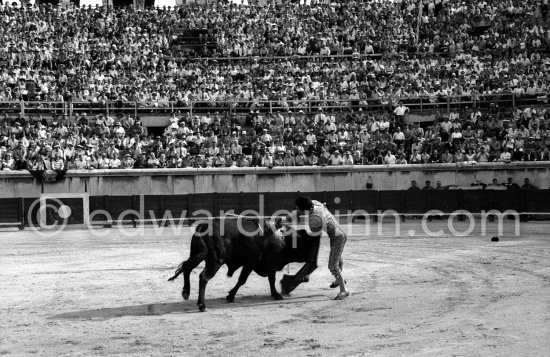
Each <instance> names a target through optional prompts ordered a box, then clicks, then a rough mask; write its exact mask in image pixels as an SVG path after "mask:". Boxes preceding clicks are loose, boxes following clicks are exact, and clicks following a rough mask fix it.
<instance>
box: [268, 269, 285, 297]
mask: <svg viewBox="0 0 550 357" xmlns="http://www.w3.org/2000/svg"><path fill="white" fill-rule="evenodd" d="M275 274H276V272H271V273H269V275H268V277H267V278H268V279H269V289H271V296H272V297H273V298H274V299H275V300H283V296H282V295H281V294H279V292H278V291H277V288H275Z"/></svg>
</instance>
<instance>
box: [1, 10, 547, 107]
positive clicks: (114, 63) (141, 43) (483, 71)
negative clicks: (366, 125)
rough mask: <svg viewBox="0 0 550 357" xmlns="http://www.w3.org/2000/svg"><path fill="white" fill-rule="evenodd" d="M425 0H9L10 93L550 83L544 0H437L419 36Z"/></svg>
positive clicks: (285, 92)
mask: <svg viewBox="0 0 550 357" xmlns="http://www.w3.org/2000/svg"><path fill="white" fill-rule="evenodd" d="M5 3H7V2H5ZM417 6H418V1H416V0H401V1H389V0H388V1H372V0H369V1H350V2H347V1H345V2H338V1H335V2H333V3H330V4H329V3H325V2H323V3H317V4H313V5H308V6H298V5H286V6H284V5H259V6H238V5H235V4H226V3H224V2H217V1H211V2H208V3H207V4H203V5H192V6H183V7H178V8H176V9H158V8H151V9H144V10H143V9H139V10H133V9H132V8H115V9H113V8H106V7H96V8H91V7H74V6H72V5H71V6H68V7H51V6H46V5H40V6H32V7H22V8H14V7H10V6H6V5H4V6H0V22H2V26H0V58H1V59H3V61H2V65H1V66H0V83H1V85H2V90H0V102H2V101H12V100H24V101H51V102H69V101H72V102H87V103H104V102H106V101H114V102H120V103H124V102H136V101H137V102H140V103H141V105H144V106H160V107H163V106H165V107H168V106H169V104H168V103H169V102H171V101H173V102H176V103H177V106H186V105H189V103H190V102H193V101H203V102H210V103H219V102H234V101H242V103H241V105H243V106H256V105H258V102H260V101H262V100H271V101H278V102H280V103H279V104H280V106H281V107H297V106H300V101H301V100H306V99H309V100H316V99H320V100H328V101H332V100H333V101H334V104H335V105H342V106H346V105H347V102H348V101H351V100H354V101H356V102H358V103H359V102H361V105H363V106H368V103H372V102H374V103H382V104H384V103H388V101H389V100H390V98H403V99H406V98H411V97H425V98H427V100H430V101H432V102H436V101H437V100H438V99H440V98H442V97H447V96H458V97H457V98H456V99H454V100H459V99H460V98H459V97H460V96H463V97H466V98H476V97H479V96H484V95H492V94H498V93H515V94H516V95H517V96H522V95H529V96H537V95H538V94H541V93H545V92H546V90H547V87H548V76H547V70H548V69H550V58H549V51H548V49H549V48H550V46H549V45H550V31H549V26H548V22H547V21H546V19H547V5H546V2H545V1H538V0H528V1H520V0H512V1H496V0H493V1H491V0H489V1H481V2H478V1H473V0H467V1H458V0H426V1H424V5H423V7H424V11H423V16H422V17H421V18H420V21H421V23H420V24H419V25H420V26H418V29H419V33H418V36H417V31H416V28H417V25H418V23H417V22H418V20H419V17H418V8H417ZM487 24H490V26H485V25H487ZM203 28H206V29H208V32H209V35H208V38H213V39H214V42H215V43H216V46H215V47H214V49H212V50H210V49H208V48H206V47H205V48H204V50H200V51H198V53H197V54H196V55H197V56H198V57H194V58H189V57H187V56H183V57H182V55H181V53H179V52H178V51H176V50H175V49H174V48H175V47H173V46H172V42H173V40H174V39H175V38H177V36H178V34H180V33H183V32H184V31H187V30H193V29H203ZM301 55H316V56H320V55H323V56H326V55H330V56H332V55H341V56H340V57H330V56H329V57H318V58H317V59H311V58H302V57H300V56H301ZM364 55H374V56H364ZM271 56H291V57H287V58H285V59H273V58H272V57H271ZM226 57H233V58H243V57H244V59H241V60H232V61H228V60H226V59H224V58H226ZM369 100H370V101H369Z"/></svg>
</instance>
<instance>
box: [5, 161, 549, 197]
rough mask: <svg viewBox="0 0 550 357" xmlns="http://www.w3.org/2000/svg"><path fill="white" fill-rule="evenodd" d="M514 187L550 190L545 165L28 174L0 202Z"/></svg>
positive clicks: (8, 182) (13, 177) (15, 178)
mask: <svg viewBox="0 0 550 357" xmlns="http://www.w3.org/2000/svg"><path fill="white" fill-rule="evenodd" d="M509 177H512V178H513V179H514V180H515V182H516V183H518V184H519V185H521V184H523V180H524V179H525V178H529V180H530V182H531V183H533V184H534V185H536V186H538V187H539V188H549V187H550V162H515V163H510V164H503V163H484V164H481V163H478V164H475V165H470V164H458V165H457V164H428V165H395V166H386V165H376V166H328V167H275V168H272V169H269V168H263V167H261V168H255V167H250V168H248V167H247V168H223V169H220V168H210V169H144V170H93V171H69V172H67V174H66V176H65V178H64V179H62V180H61V181H59V182H57V183H41V182H39V181H37V180H36V179H35V178H34V177H33V176H31V175H30V173H28V172H27V171H0V198H18V197H39V196H40V195H41V194H53V193H78V194H82V193H86V194H88V195H90V196H103V195H108V196H132V195H182V194H189V193H197V194H198V193H212V192H217V193H235V192H297V191H302V192H323V191H327V192H331V191H348V190H364V189H365V188H366V185H367V183H372V189H374V190H380V191H386V190H402V189H407V188H408V187H409V186H410V185H411V181H412V180H416V181H417V183H418V186H420V187H422V186H424V182H425V181H426V180H430V181H431V182H432V186H435V183H436V182H437V181H441V183H442V185H444V186H445V185H457V186H459V187H462V188H464V189H466V188H471V187H470V186H471V184H472V183H474V182H475V181H477V180H479V181H481V182H484V183H486V184H488V183H491V181H492V179H493V178H496V179H497V180H498V181H499V182H506V180H507V178H509Z"/></svg>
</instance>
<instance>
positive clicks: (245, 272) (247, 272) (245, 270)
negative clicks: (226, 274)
mask: <svg viewBox="0 0 550 357" xmlns="http://www.w3.org/2000/svg"><path fill="white" fill-rule="evenodd" d="M250 273H252V269H250V268H247V267H243V269H242V270H241V274H240V275H239V281H237V285H235V287H234V288H233V289H231V290H230V291H229V294H228V295H227V296H226V297H225V299H226V300H227V301H229V302H233V301H235V295H236V294H237V291H239V288H240V287H241V286H243V285H244V284H246V279H248V276H249V275H250Z"/></svg>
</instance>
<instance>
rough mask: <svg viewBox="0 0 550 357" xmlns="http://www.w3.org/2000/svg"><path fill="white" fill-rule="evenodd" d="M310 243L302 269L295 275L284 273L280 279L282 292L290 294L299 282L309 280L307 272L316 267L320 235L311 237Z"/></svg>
mask: <svg viewBox="0 0 550 357" xmlns="http://www.w3.org/2000/svg"><path fill="white" fill-rule="evenodd" d="M309 239H312V242H311V243H312V245H311V248H310V251H309V254H308V259H307V261H306V263H305V264H304V266H303V267H302V269H300V270H299V271H298V272H297V273H296V275H287V274H285V275H284V276H283V278H282V279H281V288H282V291H281V292H282V293H283V294H290V293H291V292H292V291H293V290H294V289H296V288H297V287H298V285H300V284H301V283H304V282H307V281H309V274H311V273H313V272H314V271H315V269H317V260H318V258H319V247H320V246H321V237H319V236H317V237H311V238H309Z"/></svg>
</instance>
